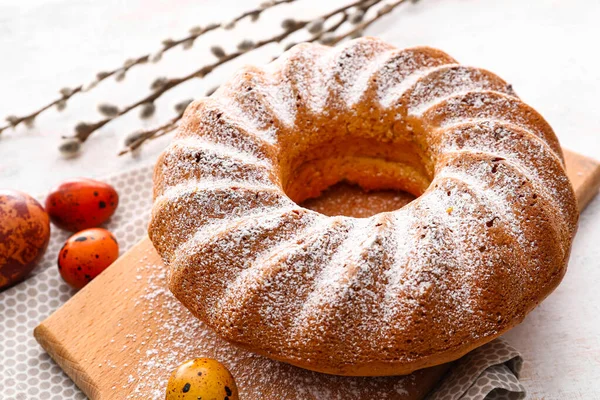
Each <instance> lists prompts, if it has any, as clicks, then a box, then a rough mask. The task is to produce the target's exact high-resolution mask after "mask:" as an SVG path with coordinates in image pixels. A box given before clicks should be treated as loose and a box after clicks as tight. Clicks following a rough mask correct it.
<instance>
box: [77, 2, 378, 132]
mask: <svg viewBox="0 0 600 400" xmlns="http://www.w3.org/2000/svg"><path fill="white" fill-rule="evenodd" d="M380 1H382V0H367V1H365V0H357V1H354V2H352V3H350V4H347V5H344V6H342V7H339V8H337V9H335V10H333V11H330V12H328V13H326V14H324V15H322V16H321V17H319V18H318V19H322V20H325V21H326V20H328V19H329V18H331V17H333V16H334V15H337V14H340V13H342V12H346V11H347V10H349V9H351V8H353V7H357V6H364V5H365V4H368V5H369V7H371V6H373V5H375V4H377V3H379V2H380ZM311 22H312V21H294V23H293V26H290V27H288V29H286V30H284V31H283V32H281V33H279V34H278V35H275V36H272V37H270V38H267V39H263V40H261V41H259V42H256V43H255V44H253V46H252V48H250V49H247V50H237V51H235V52H233V53H229V54H225V55H224V56H223V57H221V58H219V59H218V60H217V61H215V62H213V63H212V64H208V65H205V66H203V67H202V68H200V69H198V70H196V71H193V72H191V73H190V74H188V75H185V76H183V77H180V78H170V79H166V80H165V81H164V82H162V83H161V85H160V87H158V88H156V89H155V90H154V91H153V92H152V93H150V94H149V95H147V96H146V97H143V98H141V99H140V100H138V101H136V102H134V103H132V104H130V105H128V106H126V107H124V108H122V109H121V110H119V111H118V112H117V113H115V114H114V115H112V116H109V117H106V118H104V119H102V120H100V121H97V122H81V123H79V124H78V125H77V126H76V127H75V135H74V137H75V138H77V139H79V140H80V141H81V142H85V141H86V140H87V138H88V137H89V136H90V135H91V134H92V133H94V132H95V131H97V130H98V129H100V128H101V127H103V126H104V125H106V124H108V123H109V122H111V121H113V120H115V119H117V118H119V117H121V116H123V115H125V114H127V113H129V112H130V111H131V110H133V109H135V108H137V107H139V106H141V105H142V104H146V103H152V102H154V101H155V100H157V99H158V98H159V97H161V96H162V95H163V94H165V93H166V92H168V91H169V90H171V89H172V88H174V87H177V86H179V85H181V84H182V83H184V82H187V81H189V80H191V79H194V78H203V77H204V76H206V75H207V74H209V73H210V72H212V71H213V70H214V69H215V68H217V67H219V66H221V65H223V64H225V63H227V62H229V61H231V60H234V59H236V58H238V57H240V56H241V55H243V54H246V53H248V52H250V51H252V50H256V49H259V48H261V47H264V46H266V45H268V44H271V43H279V42H281V41H282V40H283V39H285V38H287V37H288V36H290V35H291V34H292V33H294V32H297V31H299V30H301V29H303V28H304V27H306V26H307V25H308V24H309V23H311Z"/></svg>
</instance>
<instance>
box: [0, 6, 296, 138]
mask: <svg viewBox="0 0 600 400" xmlns="http://www.w3.org/2000/svg"><path fill="white" fill-rule="evenodd" d="M294 1H296V0H271V1H267V2H264V3H263V4H261V5H260V6H259V7H258V8H255V9H252V10H248V11H244V12H243V13H242V14H240V15H238V16H237V17H235V18H233V19H232V20H230V21H227V22H221V23H212V24H209V25H207V26H205V27H196V28H192V29H191V30H190V34H189V35H188V36H185V37H182V38H180V39H176V40H173V39H166V40H164V41H163V44H162V48H161V49H160V50H159V51H158V52H157V53H154V54H150V53H149V54H145V55H143V56H140V57H137V58H132V59H128V60H126V61H125V62H124V63H123V65H122V66H120V67H118V68H115V69H113V70H110V71H101V72H98V73H97V74H96V78H95V79H94V80H92V81H91V82H90V83H88V84H81V85H78V86H75V87H73V88H64V89H62V90H61V91H60V92H61V97H59V98H57V99H55V100H54V101H52V102H50V103H48V104H46V105H45V106H43V107H41V108H39V109H38V110H36V111H33V112H31V113H29V114H27V115H23V116H15V115H11V116H9V117H7V118H6V120H7V122H8V123H7V124H6V125H4V126H0V134H2V132H4V131H5V130H7V129H9V128H15V127H17V126H18V125H20V124H22V123H25V124H27V123H32V122H33V121H34V119H35V118H36V117H37V116H38V115H40V114H41V113H43V112H44V111H46V110H48V109H50V108H52V107H55V106H56V107H58V108H59V110H60V109H62V108H64V107H65V106H66V102H67V101H68V100H69V99H70V98H71V97H73V96H75V95H76V94H78V93H82V92H87V91H88V90H91V89H92V88H94V87H96V86H97V85H98V84H99V83H100V82H102V81H104V80H106V79H108V78H110V77H111V76H115V77H116V78H117V80H119V81H120V80H122V79H123V78H124V77H125V74H126V73H127V72H128V71H129V70H130V69H131V68H133V67H135V66H136V65H141V64H145V63H147V62H148V61H158V60H159V59H160V58H161V57H162V55H163V54H164V53H165V52H167V51H169V50H171V49H173V48H175V47H177V46H179V45H181V46H183V47H184V48H188V44H193V42H194V40H196V39H197V38H198V37H200V36H202V35H204V34H206V33H208V32H211V31H214V30H216V29H219V28H229V27H232V26H234V25H235V24H236V23H237V22H240V21H241V20H243V19H245V18H251V19H252V21H255V20H256V19H258V18H259V16H260V14H261V13H262V12H264V11H265V10H268V9H270V8H273V7H276V6H278V5H280V4H285V3H293V2H294Z"/></svg>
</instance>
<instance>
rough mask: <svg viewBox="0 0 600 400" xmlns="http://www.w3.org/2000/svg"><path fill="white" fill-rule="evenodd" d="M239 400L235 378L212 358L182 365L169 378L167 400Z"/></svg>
mask: <svg viewBox="0 0 600 400" xmlns="http://www.w3.org/2000/svg"><path fill="white" fill-rule="evenodd" d="M197 399H202V400H239V395H238V389H237V386H236V384H235V381H234V380H233V376H232V375H231V373H230V372H229V370H227V368H225V366H224V365H223V364H221V363H220V362H218V361H217V360H213V359H211V358H196V359H195V360H190V361H187V362H185V363H183V364H181V365H180V366H179V367H178V368H177V369H176V370H175V371H173V373H172V374H171V377H170V378H169V382H168V384H167V395H166V400H197Z"/></svg>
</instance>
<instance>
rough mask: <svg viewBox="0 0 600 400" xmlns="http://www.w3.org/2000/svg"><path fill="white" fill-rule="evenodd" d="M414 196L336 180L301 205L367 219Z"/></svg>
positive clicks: (324, 212) (322, 211)
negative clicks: (318, 194) (368, 188)
mask: <svg viewBox="0 0 600 400" xmlns="http://www.w3.org/2000/svg"><path fill="white" fill-rule="evenodd" d="M415 198H416V197H415V196H414V195H413V194H410V193H408V192H404V191H398V190H373V191H369V192H367V191H365V190H363V189H362V188H361V187H360V186H358V185H356V184H351V183H347V182H340V183H337V184H335V185H333V186H331V187H329V188H328V189H326V190H325V191H324V192H323V193H321V195H320V196H319V197H316V198H312V199H308V200H306V201H304V202H303V203H301V206H302V207H305V208H308V209H310V210H313V211H316V212H318V213H321V214H324V215H327V216H330V217H332V216H336V215H343V216H347V217H355V218H368V217H370V216H372V215H375V214H379V213H382V212H388V211H394V210H397V209H399V208H402V207H404V206H405V205H407V204H408V203H410V202H411V201H413V200H414V199H415Z"/></svg>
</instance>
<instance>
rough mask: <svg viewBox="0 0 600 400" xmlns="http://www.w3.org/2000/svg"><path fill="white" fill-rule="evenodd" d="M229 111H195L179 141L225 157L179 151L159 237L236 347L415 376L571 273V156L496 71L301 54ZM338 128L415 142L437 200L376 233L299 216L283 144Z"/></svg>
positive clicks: (180, 291) (222, 106) (407, 210)
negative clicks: (433, 358)
mask: <svg viewBox="0 0 600 400" xmlns="http://www.w3.org/2000/svg"><path fill="white" fill-rule="evenodd" d="M214 97H215V98H214V99H211V100H201V101H199V102H197V103H194V105H193V106H191V107H190V108H191V111H190V116H189V117H186V121H185V123H184V124H183V127H182V131H181V132H180V134H179V135H178V140H181V139H182V138H186V137H201V138H202V140H203V141H204V142H205V143H215V144H217V145H215V146H212V145H211V144H208V145H206V144H202V145H199V144H198V143H196V142H194V141H193V140H191V141H188V142H183V141H180V142H177V143H176V144H174V145H173V146H172V147H170V148H169V149H168V150H167V155H166V156H164V157H163V159H164V160H165V165H164V166H163V167H159V168H162V169H158V171H159V172H160V173H159V174H157V176H158V179H159V182H158V184H160V185H164V186H165V190H164V191H161V192H160V193H159V194H160V196H159V197H158V198H157V201H156V203H155V212H154V214H153V222H152V225H151V230H150V233H151V237H152V240H153V242H154V243H155V245H156V246H157V248H159V250H160V251H161V254H162V255H163V257H164V258H165V259H166V260H167V261H172V262H173V266H172V270H173V285H174V286H172V287H174V291H175V292H176V293H177V296H178V298H180V300H182V301H183V302H184V303H185V304H186V305H187V306H188V307H190V309H192V310H193V311H194V313H195V314H196V315H198V316H199V317H200V318H201V319H202V320H203V321H204V322H206V323H207V324H209V325H210V326H211V327H213V328H214V329H216V330H217V331H218V333H219V334H220V335H222V336H224V337H227V338H228V339H230V340H232V341H235V342H237V343H240V344H243V345H245V346H247V347H249V348H253V349H255V350H256V351H259V352H261V353H263V354H268V355H271V356H273V357H277V358H280V359H285V360H288V361H289V362H298V363H300V364H302V363H304V365H306V364H308V365H311V366H313V367H315V368H321V369H323V370H328V371H336V372H339V371H342V372H344V371H346V370H352V367H353V366H355V365H363V364H364V365H369V363H373V362H380V363H389V364H391V365H397V366H399V367H400V368H402V367H403V366H406V365H410V363H411V362H412V361H418V360H419V358H420V357H427V356H430V355H432V354H433V355H436V354H458V353H456V351H457V349H461V348H465V346H468V345H469V343H473V341H475V340H482V339H491V338H492V337H494V336H495V335H497V334H498V333H500V332H502V331H503V330H505V329H506V328H507V327H508V326H510V325H511V324H512V323H514V321H516V320H519V319H520V318H522V317H523V316H524V313H526V312H527V311H528V310H529V309H531V307H533V306H534V305H535V304H536V301H537V299H538V298H539V297H540V293H545V292H543V290H545V289H544V288H545V287H546V285H547V284H548V282H550V281H552V279H554V277H556V276H559V275H560V271H561V269H564V266H565V263H566V255H567V254H568V248H569V246H570V243H571V240H572V235H573V232H574V229H575V224H576V220H577V209H576V206H575V200H574V194H573V191H572V189H571V188H570V185H569V183H568V179H567V178H566V175H565V173H564V169H563V167H562V161H561V158H560V156H559V153H560V147H559V145H558V142H557V140H556V137H555V135H554V133H553V132H552V129H551V128H550V127H549V125H548V124H547V123H546V122H545V121H544V120H543V118H542V117H541V116H539V114H537V113H536V112H535V111H534V110H533V109H531V108H530V107H529V106H527V105H525V104H524V103H523V102H522V101H521V100H519V99H518V98H517V97H516V96H515V95H514V92H513V91H512V88H511V87H510V85H507V84H506V82H504V81H503V80H501V79H500V78H498V77H497V76H495V75H493V74H492V73H490V72H488V71H485V70H482V69H478V68H473V67H465V66H460V65H458V64H456V61H455V60H453V59H452V58H451V57H449V56H448V55H446V54H444V53H442V52H440V51H438V50H435V49H430V48H426V47H419V48H414V49H407V50H396V49H394V48H393V47H391V46H389V45H387V44H385V43H383V42H381V41H378V40H376V39H372V38H366V39H360V40H357V41H351V42H349V43H347V44H346V45H344V46H342V47H340V48H336V49H327V48H325V47H323V46H319V45H300V46H296V47H295V48H294V49H292V50H291V51H290V52H289V53H287V54H286V55H284V56H283V57H281V59H280V60H278V61H276V62H275V63H274V64H273V65H271V66H269V67H267V68H266V69H264V70H260V69H257V68H253V67H249V68H247V69H245V70H243V71H242V72H241V73H240V74H238V75H237V76H236V78H234V79H233V80H232V81H231V82H230V83H229V84H227V85H225V86H224V87H223V88H222V89H220V90H219V91H217V93H216V94H215V96H214ZM363 103H364V104H363ZM363 105H368V106H369V107H362V108H361V106H363ZM392 107H393V109H391V110H390V108H392ZM369 108H370V110H369ZM364 109H367V111H364ZM361 113H362V114H361ZM359 114H360V115H359ZM313 117H318V118H320V120H321V123H320V124H315V125H314V126H313V125H312V124H311V118H313ZM353 118H359V119H360V121H361V122H362V121H369V120H370V119H372V120H374V121H375V122H374V123H379V124H380V125H382V126H378V127H377V129H373V131H374V132H367V131H368V128H369V127H368V126H366V123H365V124H360V123H357V124H354V125H353V126H351V127H350V126H349V125H352V123H353V122H354V121H353ZM323 121H327V122H326V123H323ZM331 121H334V122H331ZM338 122H339V124H345V126H346V127H347V129H339V132H340V133H339V135H342V136H344V137H345V138H347V137H349V136H351V135H357V136H358V139H362V138H363V136H368V137H369V138H371V136H372V137H373V138H375V139H374V140H381V142H382V143H388V142H393V141H394V140H398V142H399V143H400V142H401V141H400V140H399V138H398V137H396V136H399V137H401V138H402V140H412V141H413V142H415V144H416V145H417V147H418V148H419V149H420V150H421V151H422V154H418V156H420V157H422V159H425V158H429V159H427V160H425V161H427V163H428V166H427V168H428V169H431V170H434V171H431V172H432V173H433V175H434V176H433V179H432V182H431V185H430V186H429V188H428V189H427V190H426V191H425V193H424V194H423V195H422V196H421V197H419V198H418V199H416V200H415V201H413V202H411V203H410V204H408V205H407V206H405V207H404V208H402V209H400V210H398V211H394V212H391V213H382V214H378V215H375V216H372V217H369V218H365V219H361V220H359V219H354V218H350V217H341V216H340V217H330V218H327V217H324V216H321V215H319V214H317V213H314V212H308V211H307V210H305V209H302V208H300V207H297V206H296V205H295V204H294V203H293V202H292V201H291V200H290V199H289V198H288V197H287V196H286V194H285V193H284V192H283V189H282V188H283V187H286V182H280V181H279V180H280V179H281V180H283V179H284V178H280V175H279V173H280V171H279V168H280V165H279V163H280V161H281V159H282V158H284V157H282V155H281V154H280V152H281V151H283V147H282V146H283V144H282V143H281V142H280V139H281V138H282V137H283V136H282V135H283V133H284V132H285V134H286V141H285V142H286V145H288V144H287V143H292V144H291V145H290V146H294V145H295V144H297V142H301V141H305V142H309V140H308V139H311V138H313V137H316V139H318V138H319V137H318V136H319V135H323V136H325V134H327V133H329V132H320V131H319V129H322V127H323V126H327V127H330V128H331V127H332V126H334V125H336V124H337V123H338ZM300 124H301V126H302V127H304V128H303V129H302V132H296V131H297V130H298V127H299V126H300ZM385 124H390V125H391V126H387V125H385ZM336 128H337V127H336ZM335 132H337V130H335ZM295 134H297V135H298V137H297V138H295V137H293V136H294V135H295ZM335 134H337V133H335ZM377 135H381V137H379V136H377ZM384 136H385V137H384ZM316 139H315V142H317V140H316ZM335 139H336V138H333V139H332V140H335ZM369 157H373V158H376V156H373V155H371V154H370V155H369ZM367 159H368V158H367ZM287 161H288V162H289V160H287ZM407 165H408V164H407ZM431 165H433V167H431ZM408 167H410V165H408ZM408 167H407V170H408V169H410V168H408ZM413 167H415V166H413ZM423 168H425V167H423ZM317 172H319V171H317ZM326 173H327V171H323V174H326ZM282 176H286V175H285V174H282ZM407 179H408V178H407ZM175 249H177V250H176V251H175ZM173 252H176V253H177V257H175V259H173V258H172V257H170V256H171V255H172V253H173ZM453 352H454V353H453ZM253 362H254V361H253ZM419 365H421V366H422V364H419ZM408 368H409V367H407V369H406V370H409V369H408ZM289 379H291V378H289ZM309 386H310V385H309ZM348 386H349V387H350V386H351V385H348ZM297 389H298V391H299V393H300V392H301V393H303V394H305V395H308V394H311V395H313V394H314V393H317V392H314V393H313V392H311V389H309V388H307V389H305V390H301V389H300V388H297ZM313 390H317V389H316V388H313ZM318 390H319V392H318V395H319V396H325V395H328V394H331V393H333V392H331V393H329V392H327V390H325V391H326V392H327V393H325V392H323V390H324V389H322V388H321V389H318ZM357 390H358V389H357Z"/></svg>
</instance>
